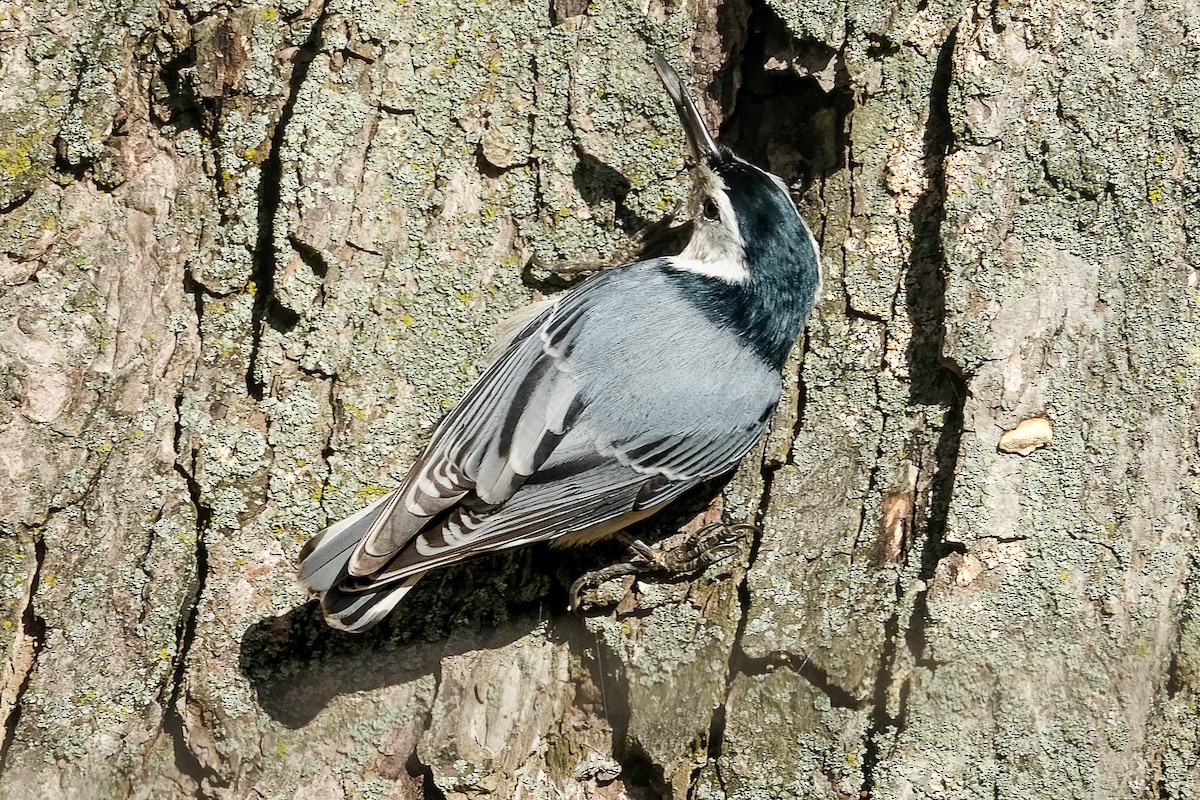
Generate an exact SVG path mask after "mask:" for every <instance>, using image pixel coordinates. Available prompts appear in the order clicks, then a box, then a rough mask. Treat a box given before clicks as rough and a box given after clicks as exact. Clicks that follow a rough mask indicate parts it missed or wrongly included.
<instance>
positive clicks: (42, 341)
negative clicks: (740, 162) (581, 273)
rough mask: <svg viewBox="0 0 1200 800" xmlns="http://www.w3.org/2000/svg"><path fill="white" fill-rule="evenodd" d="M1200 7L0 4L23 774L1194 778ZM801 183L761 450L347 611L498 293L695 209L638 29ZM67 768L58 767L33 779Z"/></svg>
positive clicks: (755, 156) (3, 644) (763, 789)
mask: <svg viewBox="0 0 1200 800" xmlns="http://www.w3.org/2000/svg"><path fill="white" fill-rule="evenodd" d="M1197 31H1200V10H1198V9H1197V8H1196V7H1195V5H1194V4H1187V3H1179V2H1162V3H1158V4H1153V3H1152V4H1149V5H1134V6H1126V7H1118V6H1112V5H1104V4H1099V3H1094V2H1086V0H1053V2H1052V3H1050V4H1043V5H1037V4H1028V3H1017V4H1015V5H1013V4H1007V5H1006V4H998V3H994V4H991V5H986V4H980V5H972V4H968V3H963V2H916V0H911V1H909V0H905V1H904V2H900V3H897V4H881V3H876V4H871V3H867V2H852V3H849V4H847V5H845V6H837V5H830V4H820V3H818V4H815V5H814V4H801V3H791V2H782V0H732V1H731V2H728V3H725V4H717V3H715V2H710V1H709V0H701V2H698V3H694V4H692V3H688V4H683V5H676V4H662V3H659V2H657V0H655V1H654V2H650V3H648V4H627V3H603V2H595V3H582V2H573V0H553V2H551V3H550V4H549V5H547V4H546V3H544V2H541V3H524V4H520V3H517V4H498V5H488V4H484V3H457V4H450V3H440V2H436V1H435V0H402V2H393V1H391V0H380V2H370V3H352V2H348V0H323V2H322V0H311V1H310V2H308V3H307V4H304V3H300V2H292V1H291V0H289V1H288V2H284V3H282V4H280V5H265V4H263V5H254V4H248V3H232V4H211V3H208V2H205V1H204V0H187V1H186V2H179V3H170V4H158V3H155V2H151V0H118V1H117V2H116V3H113V2H111V1H110V2H104V3H101V2H96V1H95V0H90V1H88V0H85V2H79V3H69V4H57V5H56V4H51V3H47V2H43V0H30V1H29V2H24V3H20V4H15V3H14V4H7V5H4V6H0V76H2V79H0V213H2V216H0V244H2V247H0V570H2V573H3V574H2V580H0V648H2V649H3V652H4V653H6V654H7V661H6V664H5V669H4V671H3V673H0V717H2V718H3V719H4V720H5V723H6V725H5V729H4V736H3V743H2V745H0V747H2V750H0V765H2V767H0V768H2V773H0V797H3V798H27V797H28V798H36V797H44V796H47V792H49V793H52V794H54V795H55V796H63V797H68V798H98V797H103V798H109V797H112V798H118V797H119V798H163V797H222V798H243V797H269V798H275V797H295V798H326V797H328V798H383V797H388V798H414V799H415V798H438V797H445V798H454V799H455V800H458V799H460V798H461V799H464V800H465V799H466V798H481V797H484V796H489V797H494V798H509V797H512V798H518V797H520V798H623V797H628V798H658V797H664V798H681V799H682V798H694V799H695V800H710V799H713V798H726V799H728V800H733V799H734V798H737V800H750V798H792V797H796V798H802V797H846V798H850V797H871V798H960V797H961V798H974V797H987V798H1027V797H1037V796H1055V797H1072V798H1195V797H1198V796H1200V755H1198V748H1200V712H1197V707H1198V703H1200V588H1198V585H1197V582H1196V580H1195V579H1194V577H1193V576H1194V573H1193V571H1192V570H1193V569H1195V568H1196V566H1197V560H1198V558H1200V547H1198V545H1197V533H1198V532H1200V531H1198V528H1200V502H1198V498H1200V400H1198V398H1200V288H1198V284H1200V269H1198V267H1200V199H1198V198H1200V133H1198V131H1200V112H1198V111H1197V109H1200V78H1198V77H1197V76H1200V38H1198V36H1200V34H1198V33H1197ZM653 49H662V50H663V51H664V52H665V53H666V55H667V57H668V58H669V59H670V60H672V61H673V62H674V63H676V64H677V65H679V66H680V67H681V72H684V73H688V72H690V74H691V75H692V76H693V77H692V79H691V81H690V83H691V85H692V86H693V87H695V89H696V91H697V92H700V93H702V97H701V104H702V106H703V111H704V113H705V115H706V116H707V117H708V119H709V120H710V121H711V122H712V123H714V125H717V124H719V130H720V137H719V138H721V139H722V141H724V142H725V143H727V144H729V145H730V146H731V147H733V148H734V150H735V151H736V152H738V153H739V154H741V155H743V156H745V157H747V158H749V159H750V160H752V161H754V162H755V163H758V164H760V165H762V166H764V167H767V168H769V169H771V170H772V171H774V172H776V173H778V174H780V175H781V176H783V177H784V179H785V180H786V181H788V182H789V184H791V185H792V186H793V187H794V188H795V189H796V191H797V196H798V197H799V198H801V203H800V207H801V210H802V212H803V214H804V216H805V217H806V218H807V219H808V220H809V221H810V223H812V226H813V228H814V230H815V232H816V233H817V236H818V239H819V241H820V243H821V249H822V254H823V268H824V294H823V297H822V300H821V301H820V303H819V305H818V309H817V312H816V313H815V315H814V318H813V320H812V321H811V323H810V326H809V330H808V333H807V334H806V336H805V338H804V340H803V341H801V342H799V343H798V344H797V347H796V349H795V351H794V356H793V358H792V360H791V363H790V364H789V366H788V368H787V371H786V375H785V385H786V388H785V392H784V400H783V402H782V403H781V406H780V409H779V411H778V413H777V415H776V417H775V419H774V421H773V423H772V426H771V430H770V433H769V435H768V436H767V437H766V439H765V440H764V442H763V443H762V445H761V446H760V447H759V448H758V449H757V450H756V451H755V453H754V454H752V456H751V457H749V458H747V459H746V461H745V462H744V463H743V464H742V466H741V467H740V468H739V469H738V471H737V472H736V473H735V475H734V476H733V477H732V478H731V479H730V480H729V481H728V482H727V483H725V484H724V485H720V486H717V485H714V486H711V487H708V488H707V490H706V491H704V492H697V493H694V494H693V495H691V496H689V497H688V498H686V499H685V500H684V501H682V502H681V503H680V504H678V506H677V507H675V508H673V509H671V510H670V511H668V512H666V513H665V514H664V515H661V516H660V517H659V518H657V519H656V520H653V521H651V522H650V523H647V524H645V525H644V526H642V527H641V528H639V531H638V532H639V533H640V534H641V535H643V536H645V537H647V538H649V539H650V540H660V539H664V538H665V539H666V541H665V542H664V544H667V545H669V544H670V543H671V542H672V541H674V540H673V539H672V538H670V537H671V536H672V535H673V534H674V533H675V532H676V531H679V530H684V531H687V530H695V529H698V528H700V527H701V526H703V525H704V524H706V523H708V522H710V521H713V520H715V519H719V518H722V517H723V518H724V519H725V520H727V521H729V522H736V523H750V524H752V525H754V526H756V529H755V531H754V532H753V533H749V534H747V535H746V536H744V537H742V538H741V539H740V540H739V541H738V545H737V547H736V548H735V552H734V553H732V554H731V555H729V556H728V557H726V558H724V559H722V560H719V561H717V562H716V563H714V564H712V565H710V566H708V567H707V568H706V569H705V570H704V571H703V572H701V573H699V574H695V575H684V576H661V575H642V576H638V577H636V578H626V579H623V580H618V581H610V582H608V583H605V584H603V585H601V586H600V587H599V588H598V589H596V590H595V591H593V592H590V593H589V595H588V598H587V602H586V603H585V604H584V608H583V609H582V610H580V611H578V612H572V611H568V610H567V609H566V587H567V586H569V584H570V582H571V581H572V580H573V579H574V578H575V577H577V576H578V575H580V574H582V573H584V572H586V571H588V570H590V569H594V568H597V567H600V566H602V565H604V564H606V563H610V562H611V561H614V560H618V559H620V558H621V557H622V552H621V548H620V547H619V546H617V545H597V546H595V547H592V548H589V549H587V550H586V551H576V552H560V551H555V550H551V549H546V548H532V549H529V550H526V551H522V552H518V553H514V554H512V555H510V556H505V557H499V558H492V559H489V560H484V561H479V562H474V563H470V564H466V565H462V566H460V567H457V568H454V569H450V570H446V571H444V572H442V573H439V574H436V575H431V576H428V577H427V578H426V579H425V580H424V581H422V583H421V584H419V585H418V587H417V589H415V590H414V591H413V593H412V594H411V595H410V599H408V600H406V602H405V604H404V605H403V606H402V607H401V609H400V610H398V611H397V613H396V614H395V615H394V617H393V618H392V619H391V620H390V621H389V622H388V623H386V624H385V625H384V626H382V627H381V629H378V630H376V631H374V632H372V633H370V634H367V635H363V636H358V637H352V636H348V635H344V634H340V633H338V632H335V631H333V630H331V629H328V628H327V627H325V625H324V624H323V622H322V621H321V620H320V618H319V614H318V613H317V612H316V610H315V609H314V607H313V604H312V603H311V602H308V601H306V599H305V597H304V596H303V595H302V593H301V591H300V589H299V588H298V586H297V585H296V583H295V581H294V572H295V562H296V557H297V553H298V551H299V548H300V546H301V544H302V543H303V541H305V540H306V539H307V537H309V536H310V535H312V534H313V533H315V532H316V531H317V530H319V529H320V528H321V527H322V526H323V525H325V524H326V523H327V522H328V521H332V520H334V519H337V518H339V517H341V516H344V515H345V514H347V513H349V512H351V511H353V510H355V509H356V508H359V507H361V506H362V505H365V504H366V503H367V502H368V501H370V500H371V499H372V498H375V497H378V496H379V495H380V494H381V493H383V492H385V491H387V490H388V489H390V488H391V487H393V486H395V485H397V483H398V482H399V481H400V480H401V479H402V477H403V475H404V472H405V469H406V467H407V465H408V464H409V463H410V461H411V459H412V458H413V457H414V455H415V454H416V452H417V451H418V448H419V446H420V443H421V441H422V439H423V436H425V435H426V434H427V432H428V430H429V428H430V427H431V426H432V424H433V423H434V422H436V420H437V419H438V417H439V416H440V415H441V414H442V413H443V412H444V410H445V409H446V408H447V407H448V406H450V405H451V404H452V403H453V402H454V401H455V400H457V398H458V397H459V396H461V394H462V392H463V391H464V389H465V388H466V386H468V385H469V383H470V381H471V380H472V379H473V377H474V376H475V375H476V374H477V373H478V364H479V363H480V361H481V360H482V358H483V355H484V353H485V351H486V349H487V347H488V344H489V343H490V341H491V338H492V337H491V334H490V332H489V331H490V329H491V328H492V326H493V325H494V324H496V323H497V322H498V321H500V320H501V319H503V318H504V317H505V316H507V315H508V314H510V313H511V312H512V311H514V310H515V309H517V308H519V307H520V306H522V305H524V304H526V303H527V302H529V301H531V300H534V299H537V298H539V297H541V296H543V295H546V294H550V293H552V292H554V291H557V290H558V288H560V287H559V286H558V285H557V284H556V283H555V281H554V280H553V279H552V278H551V277H549V276H547V275H546V274H545V273H544V272H542V271H540V270H539V269H537V268H526V265H527V264H528V263H529V262H530V260H531V258H532V257H533V256H535V255H536V256H537V257H538V258H540V259H541V260H542V261H553V260H558V259H569V260H574V261H601V260H605V259H607V258H608V257H610V256H611V255H612V254H613V253H615V252H618V251H619V250H621V248H622V247H624V246H626V245H627V244H628V242H629V240H630V237H631V236H632V235H633V234H635V233H636V232H637V231H638V230H639V229H641V228H644V227H645V226H647V225H649V224H651V223H653V222H655V221H657V220H659V219H660V218H662V217H663V216H664V215H665V214H667V213H669V212H670V211H671V209H672V208H673V207H674V206H675V205H676V203H677V202H679V201H680V200H682V199H685V198H686V197H687V193H688V179H687V174H686V170H685V169H684V165H683V142H682V137H681V134H680V132H679V130H678V124H677V122H676V120H675V116H674V111H673V109H672V108H671V106H670V103H669V100H668V99H667V97H666V95H665V93H663V92H662V91H661V89H660V88H659V87H658V86H657V80H656V78H655V76H654V74H653V71H652V70H651V69H650V68H649V66H648V54H649V53H650V52H651V51H652V50H653ZM48 787H52V788H48Z"/></svg>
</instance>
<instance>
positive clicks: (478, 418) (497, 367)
mask: <svg viewBox="0 0 1200 800" xmlns="http://www.w3.org/2000/svg"><path fill="white" fill-rule="evenodd" d="M590 294H591V293H590V292H578V293H575V294H573V295H571V296H569V297H568V298H565V299H566V300H568V302H566V303H564V304H562V305H559V306H556V307H554V308H551V309H547V310H546V311H544V312H543V313H542V314H541V315H539V316H538V318H537V319H535V320H534V321H533V322H531V323H530V324H529V325H527V326H526V327H525V329H524V330H522V331H521V332H520V333H519V334H517V336H516V337H515V338H514V341H513V343H512V344H511V345H510V346H509V347H508V349H507V350H505V351H504V352H503V353H502V354H501V355H500V356H499V357H498V358H497V359H496V360H495V361H494V362H493V363H492V364H491V365H490V366H489V367H488V368H487V370H486V371H485V372H484V374H483V375H482V376H481V377H480V379H479V381H478V382H476V384H475V385H474V386H473V387H472V388H471V389H470V391H469V392H468V393H467V395H466V397H464V398H463V400H462V401H461V402H460V403H459V404H458V405H457V406H455V407H454V409H453V410H452V411H451V412H450V413H449V414H448V415H447V416H446V417H445V418H444V419H443V420H442V421H441V423H440V424H439V425H438V427H437V429H436V431H435V432H434V435H433V438H432V440H431V441H430V442H429V445H428V446H427V447H426V449H425V451H424V452H423V453H422V454H421V456H420V457H419V458H418V459H417V461H416V463H415V464H414V465H413V466H412V468H411V469H410V470H409V473H408V476H407V477H406V478H405V481H404V486H403V487H402V488H401V489H400V490H399V492H398V495H399V496H398V497H397V498H396V500H395V501H394V502H393V503H391V504H390V506H389V507H388V508H386V509H385V511H384V513H380V514H379V515H377V517H376V518H375V519H374V520H373V522H372V524H371V526H370V528H369V529H368V530H366V531H365V533H364V534H363V535H362V536H361V539H360V541H359V544H358V547H357V548H356V549H355V551H354V553H353V555H352V556H351V558H350V561H349V564H348V572H349V574H350V575H370V574H372V573H374V572H376V571H377V570H378V569H379V568H380V567H381V566H383V565H384V564H386V563H387V562H388V561H389V560H391V558H392V557H393V556H394V555H395V554H396V553H397V552H398V551H399V550H400V549H402V548H403V547H405V545H407V544H408V543H409V542H410V541H412V539H413V537H414V536H416V535H417V533H418V532H420V531H421V530H422V529H424V528H425V527H426V526H428V525H429V524H430V522H431V521H432V520H433V519H434V518H435V517H437V516H438V515H439V514H444V513H446V512H448V511H450V510H451V509H452V508H454V507H455V506H456V505H458V504H459V503H460V502H463V501H466V502H468V503H470V504H471V505H472V506H473V507H475V508H480V509H484V508H490V507H495V506H498V505H500V504H502V503H504V502H505V501H506V500H508V499H509V498H510V497H511V496H512V495H513V493H514V492H515V491H516V490H517V489H518V488H519V487H520V486H521V484H522V483H524V482H525V481H526V480H527V479H528V478H529V476H530V475H532V474H533V473H534V472H535V471H536V470H537V469H538V467H539V466H541V464H542V462H543V461H545V459H546V457H547V456H548V455H549V454H550V453H551V452H552V451H553V450H554V447H555V445H557V444H558V442H559V441H560V440H561V439H562V437H563V436H564V434H565V433H566V432H567V430H569V429H570V427H571V424H572V423H573V421H574V419H575V417H576V415H577V414H578V413H579V412H580V410H581V409H582V400H581V397H580V391H579V385H578V384H577V382H576V381H575V379H574V378H573V377H572V375H571V373H570V371H569V370H567V369H565V365H564V362H565V359H566V357H567V356H568V355H569V353H570V351H571V348H572V345H573V342H574V340H575V338H576V337H577V336H578V335H579V331H580V325H579V324H578V323H579V320H580V318H581V317H582V316H583V315H584V314H585V313H586V311H587V309H588V307H589V305H590V304H589V302H588V298H589V296H590Z"/></svg>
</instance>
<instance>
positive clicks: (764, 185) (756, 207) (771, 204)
mask: <svg viewBox="0 0 1200 800" xmlns="http://www.w3.org/2000/svg"><path fill="white" fill-rule="evenodd" d="M654 66H655V69H657V70H658V74H659V77H660V78H661V79H662V82H663V85H664V86H665V87H666V89H667V93H668V94H669V95H670V96H671V100H672V101H673V102H674V103H675V108H676V110H677V111H678V112H679V118H680V121H681V122H682V124H683V130H684V133H685V134H686V136H687V140H688V144H689V146H690V148H691V151H692V155H693V156H694V159H695V170H694V175H693V178H694V183H693V193H692V201H691V212H692V219H693V231H692V238H691V240H690V241H689V242H688V244H687V247H685V248H684V250H683V252H681V253H680V254H679V255H678V256H677V257H675V258H674V260H673V263H674V265H675V266H676V267H677V268H678V269H680V270H683V271H686V272H690V273H694V274H696V275H699V276H703V277H705V278H708V279H710V280H713V281H717V282H720V283H721V284H724V285H725V287H729V288H730V289H733V290H736V291H735V292H734V293H733V294H732V295H730V293H729V292H728V291H724V292H721V294H725V295H730V296H731V297H732V298H733V301H735V302H733V305H734V306H735V307H734V308H731V309H729V310H730V311H732V312H736V313H738V314H749V315H750V317H751V318H750V319H745V320H741V322H744V323H745V324H746V325H747V326H750V327H753V326H761V325H763V324H765V323H770V327H771V329H772V330H771V331H767V332H766V333H765V334H764V335H767V337H768V341H767V342H765V344H764V346H765V348H766V350H768V351H769V352H770V355H771V358H770V360H773V361H779V360H780V358H779V357H778V353H779V351H780V349H781V348H782V351H783V354H784V355H786V349H787V348H788V347H790V345H791V342H792V341H793V340H794V339H795V337H796V336H797V335H798V334H799V331H800V328H801V327H802V326H803V323H804V320H805V319H806V318H807V317H808V314H809V312H810V311H811V310H812V306H813V303H814V302H815V300H816V297H817V296H818V294H819V292H820V284H821V268H820V263H821V260H820V252H819V250H818V248H817V243H816V240H815V239H814V238H813V235H812V232H811V231H810V230H809V228H808V225H806V224H805V222H804V220H803V219H802V218H801V217H800V213H799V212H798V211H797V210H796V205H795V203H794V202H793V201H792V197H791V193H790V192H789V191H788V188H787V186H786V184H784V182H783V181H782V180H780V179H779V178H778V177H776V176H775V175H772V174H771V173H769V172H767V171H766V170H763V169H759V168H758V167H756V166H754V165H753V164H751V163H749V162H747V161H745V160H743V159H741V158H738V157H737V156H735V155H734V154H733V152H732V151H731V150H729V148H727V147H721V146H719V145H718V144H717V142H716V140H715V139H714V138H713V136H712V134H711V133H710V132H709V130H708V128H707V127H706V126H705V124H704V120H703V119H701V117H700V112H699V111H698V110H697V108H696V104H695V103H694V102H693V101H692V98H691V97H690V96H689V95H688V93H687V92H686V91H685V90H684V88H683V84H682V82H681V81H680V79H679V75H678V74H676V72H675V70H674V69H672V68H671V66H670V64H668V63H667V62H666V60H665V59H664V58H663V57H662V55H661V54H656V55H655V57H654ZM718 288H721V287H718ZM768 316H770V317H774V319H770V320H766V319H764V317H768ZM755 330H756V331H757V330H758V329H757V328H755ZM784 340H786V343H785V341H784Z"/></svg>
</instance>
